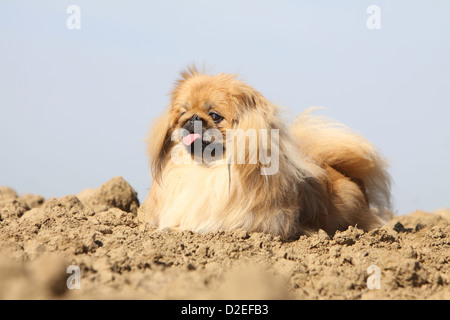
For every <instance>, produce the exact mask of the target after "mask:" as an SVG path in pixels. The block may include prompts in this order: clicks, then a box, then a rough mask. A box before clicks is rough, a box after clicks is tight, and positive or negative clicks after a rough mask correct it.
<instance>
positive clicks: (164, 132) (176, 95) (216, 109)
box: [148, 68, 276, 180]
mask: <svg viewBox="0 0 450 320" xmlns="http://www.w3.org/2000/svg"><path fill="white" fill-rule="evenodd" d="M275 112H276V110H275V108H274V107H273V106H272V105H271V104H270V103H269V102H268V101H267V100H266V99H265V98H264V97H263V96H262V95H261V94H260V93H259V92H258V91H256V90H255V89H253V88H252V87H251V86H249V85H247V84H246V83H244V82H242V81H240V80H238V79H236V77H235V76H233V75H230V74H224V73H219V74H216V75H206V74H201V73H199V72H198V71H197V70H196V69H195V68H190V69H188V71H185V72H182V73H181V78H180V79H179V80H177V81H176V83H175V87H174V89H173V90H172V92H171V98H170V104H169V109H168V111H167V112H166V113H165V114H164V115H163V116H162V117H161V118H160V119H159V120H158V121H157V122H156V124H155V125H154V126H153V131H152V132H151V135H150V136H149V143H148V146H149V155H150V158H151V159H152V165H151V166H152V173H153V176H154V178H156V180H158V177H160V176H161V171H162V168H163V167H164V164H165V163H166V162H167V161H169V159H170V157H171V155H172V149H173V148H174V147H175V146H176V145H177V146H178V145H180V144H181V145H184V147H185V149H186V150H188V152H190V153H191V156H192V158H194V159H197V160H201V162H202V163H205V162H206V163H208V161H209V160H210V159H211V158H213V161H215V160H217V159H219V158H220V159H221V160H222V159H223V158H224V157H225V154H226V149H227V130H233V129H243V130H247V129H255V130H258V129H267V128H270V127H271V123H272V122H273V121H272V120H273V118H274V114H275ZM233 141H234V140H233ZM233 143H234V142H233ZM235 148H236V146H235V147H234V148H232V149H233V150H234V149H235ZM217 151H220V154H218V155H217V154H216V153H217ZM245 157H246V158H248V156H247V155H246V156H245Z"/></svg>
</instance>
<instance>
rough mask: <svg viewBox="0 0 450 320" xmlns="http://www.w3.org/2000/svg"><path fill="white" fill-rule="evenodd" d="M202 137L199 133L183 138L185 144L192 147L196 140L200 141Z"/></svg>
mask: <svg viewBox="0 0 450 320" xmlns="http://www.w3.org/2000/svg"><path fill="white" fill-rule="evenodd" d="M200 138H201V136H200V135H199V134H198V133H191V134H189V135H187V136H186V137H184V138H183V143H184V144H185V145H187V146H190V145H191V144H192V143H193V142H194V141H195V140H197V139H200Z"/></svg>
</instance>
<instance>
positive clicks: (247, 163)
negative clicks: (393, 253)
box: [138, 67, 391, 239]
mask: <svg viewBox="0 0 450 320" xmlns="http://www.w3.org/2000/svg"><path fill="white" fill-rule="evenodd" d="M279 113H280V112H279V108H278V107H277V106H275V105H274V104H272V103H270V102H269V101H268V100H267V99H266V98H265V97H264V96H263V95H262V94H261V93H259V92H258V91H257V90H255V89H254V88H252V87H251V86H250V85H248V84H246V83H245V82H243V81H241V80H239V79H238V77H237V76H236V75H231V74H226V73H219V74H215V75H209V74H206V73H204V72H200V71H199V70H197V69H196V68H195V67H189V68H188V69H187V70H185V71H182V72H181V77H180V78H179V79H178V80H177V81H176V83H175V87H174V89H173V90H172V91H171V94H170V103H169V106H168V109H167V110H166V111H165V112H164V113H163V115H162V116H161V117H160V118H158V119H157V120H156V122H155V123H154V125H153V128H152V130H151V132H150V134H149V137H148V141H147V144H148V154H149V157H150V165H151V171H152V176H153V184H152V187H151V189H150V192H149V194H148V196H147V198H146V199H145V201H144V203H143V204H142V206H141V207H140V209H139V213H138V218H139V220H140V221H142V222H145V223H149V224H151V225H154V226H157V227H158V228H160V229H166V228H170V229H176V230H190V231H193V232H199V233H206V232H217V231H231V230H235V229H238V228H242V229H245V230H247V231H248V232H264V233H269V234H272V235H273V236H280V237H281V238H282V239H294V238H296V237H298V236H300V235H303V234H306V235H308V234H311V233H313V232H315V231H317V230H319V229H322V230H324V231H326V232H327V233H328V234H330V235H333V234H334V233H335V232H336V231H337V230H346V229H347V228H348V226H357V227H358V228H360V229H363V230H365V231H368V230H370V229H372V228H374V227H378V226H381V225H382V224H383V220H382V219H381V218H380V216H381V214H382V213H383V212H388V211H389V210H390V206H391V202H390V186H391V178H390V175H389V173H388V171H387V169H388V162H387V161H386V160H385V159H384V158H383V157H382V156H381V155H380V153H379V152H378V151H377V150H376V148H375V147H374V146H373V145H372V144H371V143H370V142H369V141H367V140H366V139H365V138H363V137H362V136H360V135H358V134H356V133H354V132H352V131H351V130H349V129H348V128H347V127H345V126H344V125H342V124H340V123H338V122H336V121H333V120H331V119H327V118H324V117H320V116H314V115H312V110H311V109H308V110H306V111H305V112H303V113H302V114H301V115H300V116H299V117H298V118H297V119H295V120H294V121H293V123H292V124H291V125H287V124H285V121H283V120H282V119H281V117H280V114H279ZM230 132H231V133H232V134H230ZM249 132H250V133H249ZM230 136H231V138H230ZM239 139H241V140H240V141H241V142H244V143H241V144H240V146H239V143H238V142H236V141H238V140H239ZM206 155H207V156H206ZM239 159H240V160H241V161H239Z"/></svg>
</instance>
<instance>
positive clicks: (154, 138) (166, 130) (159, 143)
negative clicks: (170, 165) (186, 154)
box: [147, 112, 173, 182]
mask: <svg viewBox="0 0 450 320" xmlns="http://www.w3.org/2000/svg"><path fill="white" fill-rule="evenodd" d="M172 127H173V126H172V123H171V116H170V112H166V113H165V114H164V115H162V116H161V117H159V118H158V119H156V121H155V122H154V124H153V126H152V129H151V131H150V134H149V136H148V138H147V152H148V154H149V156H150V167H151V171H152V176H153V179H154V180H155V181H156V182H160V181H161V173H162V169H163V167H164V165H165V163H166V161H167V159H168V157H169V156H170V154H169V151H170V147H171V145H172V140H171V137H172Z"/></svg>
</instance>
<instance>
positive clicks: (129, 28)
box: [0, 0, 450, 214]
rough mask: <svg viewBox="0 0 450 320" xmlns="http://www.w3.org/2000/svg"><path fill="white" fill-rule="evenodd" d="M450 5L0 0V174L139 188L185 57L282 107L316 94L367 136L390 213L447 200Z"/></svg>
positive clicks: (70, 188) (309, 102) (34, 188)
mask: <svg viewBox="0 0 450 320" xmlns="http://www.w3.org/2000/svg"><path fill="white" fill-rule="evenodd" d="M70 5H78V6H79V7H80V9H81V29H80V30H69V29H68V28H67V27H66V20H67V18H68V17H69V15H68V14H67V13H66V9H67V7H68V6H70ZM370 5H377V6H379V8H380V12H381V15H380V18H381V20H380V21H381V29H380V30H369V29H368V28H367V26H366V20H367V18H368V17H369V14H368V13H367V12H366V10H367V7H368V6H370ZM449 16H450V1H447V0H432V1H430V0H422V1H400V0H396V1H374V0H372V1H364V0H346V1H332V0H330V1H313V0H311V1H288V0H281V1H242V0H241V1H234V0H233V1H211V0H210V1H168V0H165V1H92V0H91V1H87V0H70V1H67V0H57V1H56V0H54V1H50V0H47V1H43V0H34V1H31V0H29V1H21V0H13V1H12V0H2V1H0V185H7V186H11V187H13V188H14V189H16V190H17V191H18V192H19V193H21V194H25V193H35V194H42V195H44V196H46V197H52V196H63V195H66V194H74V193H77V192H79V191H81V190H83V189H85V188H88V187H98V186H99V185H100V184H102V183H103V182H105V181H107V180H109V179H110V178H112V177H113V176H117V175H120V176H123V177H124V178H125V179H126V180H127V181H129V182H130V184H131V185H132V186H133V187H134V188H135V189H136V190H137V191H138V193H139V197H140V199H141V200H143V198H144V197H145V196H146V194H147V192H148V190H149V188H150V185H151V181H150V178H149V168H148V165H147V158H146V154H145V144H144V139H145V138H146V135H147V133H148V128H149V124H150V122H151V120H152V119H153V118H154V117H155V116H157V115H158V114H160V113H161V111H162V110H163V108H164V107H165V106H166V105H167V102H168V96H167V94H168V92H169V91H170V89H171V87H172V84H173V82H174V80H175V79H176V77H177V76H178V73H179V71H180V70H181V69H183V68H184V67H185V66H187V65H188V64H190V63H192V62H196V63H198V64H199V65H202V64H205V65H206V66H207V67H208V68H209V69H210V70H211V72H229V73H239V74H240V75H241V78H242V79H243V80H245V81H247V82H248V83H249V84H251V85H252V86H254V87H255V88H256V89H257V90H259V91H260V92H261V93H263V94H264V95H265V96H266V97H267V98H268V99H269V100H271V101H272V102H274V103H276V104H279V105H281V106H283V107H284V108H285V109H286V111H285V117H286V119H291V118H292V117H293V116H295V115H297V114H299V113H300V112H301V111H302V110H304V109H306V108H307V107H309V106H323V107H326V108H328V109H327V110H325V111H321V114H324V115H327V116H330V117H333V118H335V119H337V120H339V121H341V122H343V123H345V124H346V125H348V126H350V127H351V128H353V129H354V130H355V131H357V132H359V133H361V134H362V135H364V136H365V137H367V138H368V139H369V140H371V141H372V142H373V143H374V144H375V145H376V146H377V147H378V148H379V149H380V150H381V151H382V153H383V154H384V155H385V157H387V158H388V159H389V160H390V161H391V174H392V176H393V180H394V186H393V196H394V204H395V209H396V211H397V212H398V213H400V214H403V213H408V212H411V211H413V210H415V209H423V210H428V211H431V210H434V209H437V208H440V207H450V184H449V181H450V170H449V166H448V163H449V159H450V59H449V57H450V19H449Z"/></svg>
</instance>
